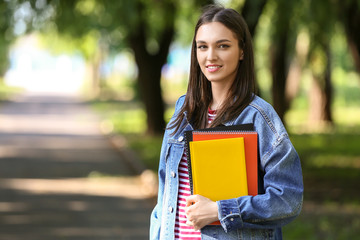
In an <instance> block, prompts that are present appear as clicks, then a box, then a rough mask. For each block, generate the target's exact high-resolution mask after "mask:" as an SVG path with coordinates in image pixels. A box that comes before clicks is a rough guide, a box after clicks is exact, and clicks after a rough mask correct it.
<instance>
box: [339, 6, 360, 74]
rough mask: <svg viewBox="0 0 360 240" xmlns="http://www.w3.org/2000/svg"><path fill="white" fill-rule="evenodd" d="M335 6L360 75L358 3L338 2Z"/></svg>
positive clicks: (359, 10)
mask: <svg viewBox="0 0 360 240" xmlns="http://www.w3.org/2000/svg"><path fill="white" fill-rule="evenodd" d="M337 5H338V10H339V15H340V18H341V20H342V22H343V24H344V27H345V32H346V37H347V41H348V44H349V48H350V52H351V55H352V56H353V59H354V63H355V67H356V70H357V71H358V72H359V73H360V24H359V23H360V2H359V1H357V0H351V1H346V2H343V1H338V3H337Z"/></svg>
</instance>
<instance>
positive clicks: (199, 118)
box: [169, 5, 255, 132]
mask: <svg viewBox="0 0 360 240" xmlns="http://www.w3.org/2000/svg"><path fill="white" fill-rule="evenodd" d="M210 22H219V23H222V24H223V25H224V26H226V27H227V28H228V29H230V30H231V31H232V32H233V33H234V34H235V36H236V38H237V40H238V42H239V48H240V49H242V50H243V52H244V57H243V60H242V61H240V63H239V64H238V69H237V74H236V77H235V80H234V82H233V83H232V85H231V87H230V89H229V92H228V94H227V98H226V99H225V101H224V103H223V104H222V106H221V108H220V109H217V114H216V118H215V119H214V120H213V121H212V123H211V125H210V127H214V126H218V125H221V124H223V123H225V122H227V121H230V120H233V119H235V118H236V117H237V116H238V115H239V114H240V113H241V112H242V111H243V110H244V108H245V107H246V106H248V105H249V103H250V102H251V101H252V99H253V97H254V93H255V74H254V55H253V47H252V40H251V35H250V33H249V30H248V26H247V24H246V22H245V21H244V19H243V18H242V16H241V15H240V14H239V13H238V12H236V11H235V10H233V9H229V8H224V7H222V6H218V5H210V6H207V7H206V8H204V11H203V14H202V15H201V17H200V18H199V20H198V22H197V24H196V27H195V33H194V38H193V42H192V49H191V66H190V76H189V83H188V88H187V93H186V97H185V103H184V105H183V106H182V108H181V110H180V111H179V113H178V115H177V116H176V118H175V120H174V121H173V122H171V123H170V125H169V128H170V129H173V128H175V132H176V131H178V130H179V128H180V126H181V123H182V121H183V120H184V118H185V114H184V112H187V115H186V116H187V118H188V119H187V120H188V121H190V122H191V123H192V125H193V127H194V129H199V128H205V127H206V126H207V112H208V111H207V110H208V107H209V104H210V103H211V101H212V91H211V83H210V81H208V80H207V78H206V77H205V75H204V74H203V73H202V71H201V69H200V66H199V63H198V61H197V56H196V49H197V48H196V41H195V38H196V33H197V31H198V29H199V28H200V27H201V26H202V25H203V24H206V23H210Z"/></svg>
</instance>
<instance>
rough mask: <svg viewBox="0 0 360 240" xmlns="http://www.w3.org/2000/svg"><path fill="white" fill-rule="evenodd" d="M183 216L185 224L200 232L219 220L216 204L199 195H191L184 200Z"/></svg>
mask: <svg viewBox="0 0 360 240" xmlns="http://www.w3.org/2000/svg"><path fill="white" fill-rule="evenodd" d="M185 214H186V217H187V222H186V224H187V225H189V226H193V227H194V229H195V230H200V229H201V228H203V227H204V226H206V225H208V224H210V223H213V222H215V221H217V220H219V218H218V206H217V204H216V202H214V201H211V200H210V199H208V198H206V197H203V196H200V195H191V196H189V197H187V198H186V208H185Z"/></svg>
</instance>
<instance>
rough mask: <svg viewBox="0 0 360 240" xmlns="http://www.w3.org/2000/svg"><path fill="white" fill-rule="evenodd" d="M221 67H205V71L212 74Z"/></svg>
mask: <svg viewBox="0 0 360 240" xmlns="http://www.w3.org/2000/svg"><path fill="white" fill-rule="evenodd" d="M221 67H222V65H207V66H206V69H207V70H208V72H211V73H212V72H216V71H218V70H219V69H220V68H221Z"/></svg>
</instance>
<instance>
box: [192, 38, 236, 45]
mask: <svg viewBox="0 0 360 240" xmlns="http://www.w3.org/2000/svg"><path fill="white" fill-rule="evenodd" d="M223 42H231V41H230V40H228V39H220V40H217V41H216V43H223ZM196 43H197V44H199V43H206V41H204V40H199V41H196Z"/></svg>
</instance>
